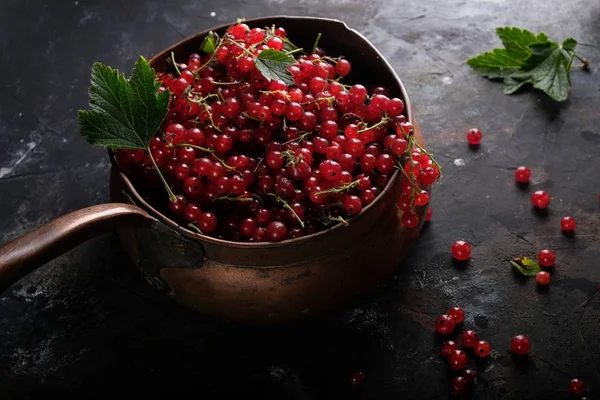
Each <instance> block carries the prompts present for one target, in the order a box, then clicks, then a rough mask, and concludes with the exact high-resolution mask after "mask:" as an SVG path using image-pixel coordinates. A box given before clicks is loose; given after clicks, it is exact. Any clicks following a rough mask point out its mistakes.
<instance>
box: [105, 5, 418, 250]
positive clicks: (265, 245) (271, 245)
mask: <svg viewBox="0 0 600 400" xmlns="http://www.w3.org/2000/svg"><path fill="white" fill-rule="evenodd" d="M272 19H282V20H307V21H314V20H318V21H324V22H327V23H332V24H338V25H341V26H342V27H343V28H344V29H345V30H346V31H348V33H351V34H353V35H355V36H357V37H358V39H360V40H362V41H363V42H364V43H365V44H366V45H368V46H369V47H370V48H371V50H372V51H373V52H374V53H375V54H376V55H377V57H379V61H380V62H381V63H382V65H383V66H384V67H385V68H386V69H387V71H388V72H389V74H390V77H392V78H393V79H394V80H395V82H396V84H397V85H398V89H400V93H401V95H402V100H403V101H404V108H405V111H406V115H407V120H408V122H411V123H413V124H414V116H413V110H412V105H411V103H410V99H409V97H408V93H407V92H406V88H405V87H404V84H403V83H402V80H401V79H400V77H399V76H398V74H397V73H396V71H395V70H394V68H393V67H392V66H391V64H390V63H389V62H388V61H387V60H386V59H385V57H384V56H383V55H382V54H381V53H380V52H379V50H378V49H377V48H376V47H375V46H374V45H373V44H372V43H371V42H370V41H369V40H368V39H367V38H366V37H365V36H364V35H363V34H361V33H360V32H359V31H357V30H356V29H352V28H350V27H348V25H347V24H346V23H345V22H343V21H340V20H338V19H334V18H325V17H311V16H291V15H271V16H265V17H257V18H250V19H246V20H244V22H245V23H251V24H253V23H254V24H255V23H260V22H263V21H266V20H272ZM234 23H235V21H233V22H230V23H226V24H221V25H218V26H215V27H212V28H210V29H206V30H204V31H201V32H198V33H196V34H194V35H191V36H188V37H187V38H185V39H182V40H180V41H179V42H177V43H175V44H173V45H171V46H169V47H167V48H166V49H164V50H161V51H160V52H158V53H156V54H155V55H153V56H152V57H151V58H150V59H149V63H150V64H151V65H152V64H153V61H154V60H156V59H159V58H160V57H164V56H165V55H166V54H169V53H170V52H171V51H173V50H174V49H176V48H178V47H179V46H181V45H183V44H185V43H187V42H190V41H193V40H196V39H198V38H199V37H202V36H205V35H207V34H208V33H209V32H211V31H217V30H221V29H226V28H228V27H229V26H231V25H232V24H234ZM108 152H109V156H110V160H111V163H112V164H113V167H115V168H118V166H117V163H116V160H115V157H114V152H113V151H112V149H108ZM119 176H120V178H121V181H122V182H123V183H124V185H125V187H126V188H127V190H128V192H129V194H130V195H132V196H133V200H134V202H135V203H136V204H138V205H140V204H141V205H142V206H143V207H144V208H145V209H146V210H148V211H149V212H150V214H151V215H153V216H154V217H156V218H158V220H160V221H161V222H162V223H164V224H166V225H167V226H169V227H171V228H173V229H175V230H176V231H177V232H178V233H180V234H182V235H184V236H186V237H188V238H191V239H195V240H197V241H201V242H206V243H210V244H213V245H219V246H225V247H232V248H239V249H280V248H285V247H289V246H291V245H295V244H297V243H301V242H304V241H311V240H315V239H319V238H321V237H323V236H325V235H328V234H330V233H332V232H337V231H340V230H342V229H345V228H346V226H345V225H343V224H341V223H340V224H336V225H334V226H332V227H330V228H327V229H324V230H322V231H318V232H315V233H312V234H310V235H306V236H301V237H299V238H293V239H286V240H282V241H281V242H260V243H253V242H234V241H230V240H224V239H218V238H215V237H212V236H207V235H203V234H200V233H197V232H194V231H191V230H189V229H187V228H186V227H185V226H182V225H179V224H178V223H177V222H175V221H174V220H172V219H171V218H169V217H167V216H166V215H164V214H163V213H161V212H160V211H158V210H157V209H156V208H154V207H153V206H152V205H150V204H149V203H148V202H147V201H146V200H145V199H144V198H143V197H142V196H140V194H139V193H138V191H137V190H136V189H135V187H134V185H133V183H132V182H131V180H130V179H129V177H127V175H125V173H124V172H122V171H121V170H119ZM400 176H401V174H400V172H399V171H398V170H396V171H395V172H394V173H393V174H392V176H391V178H390V180H389V181H388V183H387V184H386V186H385V187H384V189H383V190H382V191H381V193H379V194H378V195H377V197H376V198H375V200H373V202H372V203H370V204H369V205H367V206H366V207H364V208H363V209H362V210H361V211H360V212H359V213H358V214H356V215H354V216H353V217H351V218H349V219H348V220H347V221H348V223H349V224H351V223H353V221H356V220H358V219H360V218H361V217H362V216H364V214H365V213H367V212H368V211H369V210H370V209H371V208H373V207H376V206H377V205H378V204H379V203H380V202H381V200H382V199H383V197H384V195H385V194H386V193H387V192H389V191H390V190H392V187H393V186H394V185H395V183H396V180H397V179H398V178H399V177H400Z"/></svg>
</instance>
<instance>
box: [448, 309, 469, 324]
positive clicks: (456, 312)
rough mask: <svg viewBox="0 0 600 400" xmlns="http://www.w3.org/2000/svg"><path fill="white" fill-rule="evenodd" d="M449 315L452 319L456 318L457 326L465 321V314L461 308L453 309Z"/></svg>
mask: <svg viewBox="0 0 600 400" xmlns="http://www.w3.org/2000/svg"><path fill="white" fill-rule="evenodd" d="M447 314H448V315H450V316H452V318H454V322H456V323H457V324H460V323H461V322H463V321H464V320H465V312H464V311H463V309H462V308H460V307H459V306H454V307H452V308H451V309H450V310H448V313H447Z"/></svg>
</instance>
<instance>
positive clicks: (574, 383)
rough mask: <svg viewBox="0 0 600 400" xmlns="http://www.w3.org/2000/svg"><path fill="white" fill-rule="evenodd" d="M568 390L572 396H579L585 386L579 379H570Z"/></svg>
mask: <svg viewBox="0 0 600 400" xmlns="http://www.w3.org/2000/svg"><path fill="white" fill-rule="evenodd" d="M569 390H570V391H571V393H573V394H581V393H583V391H584V390H585V384H584V383H583V381H582V380H581V379H579V378H575V379H571V382H569Z"/></svg>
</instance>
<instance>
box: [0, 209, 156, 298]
mask: <svg viewBox="0 0 600 400" xmlns="http://www.w3.org/2000/svg"><path fill="white" fill-rule="evenodd" d="M153 220H154V219H153V218H152V217H150V216H149V215H148V214H147V213H146V212H145V211H143V210H141V209H140V208H138V207H135V206H132V205H129V204H121V203H110V204H100V205H96V206H92V207H87V208H83V209H81V210H77V211H73V212H72V213H69V214H67V215H63V216H62V217H59V218H57V219H55V220H54V221H51V222H49V223H47V224H46V225H43V226H41V227H39V228H37V229H35V230H33V231H31V232H29V233H27V234H25V235H23V236H21V237H18V238H16V239H14V240H12V241H11V242H8V243H6V244H5V245H3V246H2V247H0V293H2V292H4V291H5V290H6V289H8V288H9V287H10V286H11V285H12V284H13V283H15V282H17V281H19V280H20V279H21V278H23V277H25V276H26V275H28V274H29V273H31V272H33V271H34V270H35V269H37V268H39V267H41V266H42V265H44V264H45V263H47V262H48V261H51V260H53V259H55V258H56V257H58V256H60V255H61V254H63V253H66V252H67V251H69V250H71V249H72V248H74V247H76V246H78V245H80V244H81V243H83V242H85V241H87V240H89V239H91V238H93V237H96V236H98V235H101V234H103V233H106V232H109V231H112V230H115V229H117V228H124V227H137V226H144V225H148V224H149V223H151V222H152V221H153Z"/></svg>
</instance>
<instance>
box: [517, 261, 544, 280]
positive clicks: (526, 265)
mask: <svg viewBox="0 0 600 400" xmlns="http://www.w3.org/2000/svg"><path fill="white" fill-rule="evenodd" d="M510 264H511V265H512V266H513V267H515V268H516V269H518V270H519V272H521V273H522V274H523V275H525V276H536V275H537V273H538V272H540V271H541V270H542V268H541V267H540V266H539V264H538V263H537V262H535V261H533V260H532V259H531V258H527V257H516V258H514V259H512V261H511V262H510Z"/></svg>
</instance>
